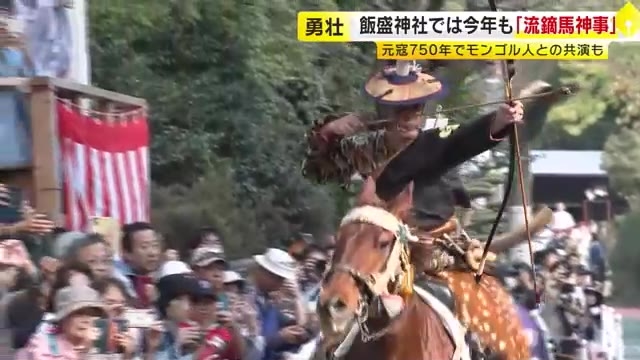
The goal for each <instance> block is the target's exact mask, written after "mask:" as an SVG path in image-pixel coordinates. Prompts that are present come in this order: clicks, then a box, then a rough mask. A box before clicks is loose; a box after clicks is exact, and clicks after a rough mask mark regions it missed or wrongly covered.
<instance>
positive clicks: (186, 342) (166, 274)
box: [153, 261, 201, 360]
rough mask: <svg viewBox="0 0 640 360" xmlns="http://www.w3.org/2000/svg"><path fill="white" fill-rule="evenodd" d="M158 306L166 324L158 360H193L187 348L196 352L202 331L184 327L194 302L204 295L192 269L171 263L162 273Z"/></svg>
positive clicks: (165, 265) (181, 264)
mask: <svg viewBox="0 0 640 360" xmlns="http://www.w3.org/2000/svg"><path fill="white" fill-rule="evenodd" d="M156 288H157V292H158V294H157V295H158V296H157V300H156V304H157V308H158V312H159V313H160V317H161V318H162V319H163V320H164V326H165V332H164V335H163V337H162V341H161V342H160V344H159V348H158V350H157V351H156V353H155V356H154V357H153V358H154V359H158V360H164V359H170V360H175V359H191V358H192V355H191V353H189V352H187V351H186V348H196V347H197V345H198V342H199V340H200V335H201V334H200V331H199V330H198V329H197V327H195V326H190V327H181V326H180V324H181V323H185V322H188V321H189V314H190V312H191V306H192V301H191V300H192V298H194V297H195V296H197V295H198V294H199V293H200V286H199V284H198V279H197V278H196V276H195V274H194V273H193V272H192V271H191V269H190V268H189V266H188V265H187V264H185V263H183V262H181V261H167V262H165V263H164V264H162V266H161V267H160V269H159V270H158V273H157V277H156Z"/></svg>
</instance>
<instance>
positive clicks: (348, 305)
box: [318, 179, 529, 360]
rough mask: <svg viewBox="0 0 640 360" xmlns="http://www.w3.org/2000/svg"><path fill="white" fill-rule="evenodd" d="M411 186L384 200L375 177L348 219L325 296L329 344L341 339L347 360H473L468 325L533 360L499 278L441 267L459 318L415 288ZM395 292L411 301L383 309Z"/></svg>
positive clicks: (500, 349) (519, 358)
mask: <svg viewBox="0 0 640 360" xmlns="http://www.w3.org/2000/svg"><path fill="white" fill-rule="evenodd" d="M412 189H413V186H412V185H409V186H407V188H406V189H405V190H404V191H403V192H402V193H400V194H399V195H398V196H397V197H396V198H395V199H393V200H391V201H389V202H386V203H385V202H383V201H381V200H380V199H379V198H378V197H377V196H376V191H375V182H374V181H373V180H372V179H368V180H367V181H366V182H365V185H364V187H363V190H362V192H361V194H360V196H359V198H358V202H357V206H356V207H355V208H354V209H352V210H351V212H350V213H349V214H347V216H346V217H345V218H344V219H343V221H342V223H341V226H340V228H339V229H338V233H337V235H336V248H335V253H334V257H333V260H332V266H331V269H330V270H329V272H328V273H327V275H326V277H325V279H324V282H323V284H322V288H321V291H320V298H319V301H318V316H319V318H320V321H321V324H322V331H323V335H324V345H325V347H326V348H327V349H331V350H332V351H333V350H335V348H336V346H337V345H340V346H338V352H339V354H336V355H340V356H341V357H343V358H344V359H345V360H348V359H354V360H355V359H367V360H377V359H380V360H388V359H389V360H390V359H394V360H400V359H412V360H413V359H416V360H420V359H423V360H427V359H429V360H446V359H455V360H458V359H469V350H468V347H466V344H465V343H464V335H465V332H466V330H467V329H469V330H471V331H472V332H473V333H474V334H476V335H477V337H479V339H480V342H481V343H482V344H483V346H484V347H485V348H488V349H489V350H490V352H491V353H492V354H494V356H495V355H497V356H495V357H493V358H495V359H504V360H523V359H528V357H529V347H528V342H527V340H526V336H525V333H524V331H523V329H522V326H521V324H520V321H519V319H518V315H517V313H516V312H515V308H514V306H513V303H512V300H511V297H510V295H509V294H508V293H507V292H506V291H505V290H504V289H503V288H502V286H501V285H500V284H499V282H498V281H497V280H496V279H495V278H493V277H490V276H485V277H483V278H482V281H481V282H480V283H479V284H477V283H476V282H475V279H474V276H473V273H471V272H444V273H441V277H442V279H443V280H446V281H447V283H448V284H449V287H450V288H451V290H452V291H453V292H454V296H455V298H456V310H455V318H457V320H456V319H455V318H454V319H453V321H452V320H451V319H448V320H447V316H445V315H446V314H445V313H446V312H447V309H446V307H445V309H442V303H439V302H434V301H425V297H424V296H419V295H418V294H417V293H416V292H411V291H410V290H408V286H407V285H408V282H409V283H412V282H413V278H412V274H411V270H410V269H411V268H412V267H411V265H410V264H408V261H407V260H406V259H407V258H408V257H407V254H408V253H409V252H410V249H411V248H412V247H413V246H412V241H413V237H412V235H411V234H410V233H409V232H408V227H407V226H406V225H405V222H406V219H407V218H408V216H409V215H410V210H411V204H412V203H413V199H412ZM389 294H391V296H389ZM394 294H395V295H401V296H402V298H403V300H404V306H403V308H402V310H401V311H400V312H399V313H398V314H392V315H391V316H387V314H388V312H386V311H381V310H380V309H381V308H385V306H383V303H384V301H382V300H381V299H384V298H391V299H394V298H397V296H395V297H394V296H393V295H394ZM423 295H424V294H423ZM427 295H428V294H427ZM443 314H444V315H443ZM451 316H454V314H451ZM453 322H455V323H457V326H456V324H453ZM461 324H462V325H461ZM354 334H359V335H354ZM345 344H346V345H345ZM334 354H335V353H334Z"/></svg>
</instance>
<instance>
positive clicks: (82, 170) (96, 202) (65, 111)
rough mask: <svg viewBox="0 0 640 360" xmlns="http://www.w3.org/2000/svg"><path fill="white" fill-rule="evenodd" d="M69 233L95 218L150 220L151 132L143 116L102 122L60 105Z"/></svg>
mask: <svg viewBox="0 0 640 360" xmlns="http://www.w3.org/2000/svg"><path fill="white" fill-rule="evenodd" d="M57 112H58V131H59V136H60V153H61V158H62V174H63V192H64V212H65V216H66V219H65V222H66V226H65V227H66V228H67V229H69V230H80V231H83V230H86V229H87V227H88V225H89V220H90V218H91V217H92V216H107V217H112V218H115V219H117V220H119V221H120V223H121V224H125V223H130V222H134V221H148V220H149V187H150V185H149V179H150V173H149V128H148V124H147V118H146V113H145V112H142V111H140V112H135V113H131V114H127V115H126V116H120V115H114V117H115V120H114V121H108V122H107V121H102V120H98V119H96V118H93V117H91V116H87V115H84V114H83V112H81V110H80V109H79V108H77V107H75V106H74V105H72V104H70V103H67V102H63V101H59V102H58V105H57Z"/></svg>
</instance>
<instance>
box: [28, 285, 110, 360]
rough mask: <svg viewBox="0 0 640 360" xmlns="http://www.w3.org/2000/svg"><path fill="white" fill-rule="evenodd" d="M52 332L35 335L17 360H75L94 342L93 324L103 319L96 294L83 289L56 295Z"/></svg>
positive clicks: (102, 312)
mask: <svg viewBox="0 0 640 360" xmlns="http://www.w3.org/2000/svg"><path fill="white" fill-rule="evenodd" d="M54 303H55V316H54V318H53V322H54V323H55V329H52V330H51V331H48V332H42V333H38V334H35V335H34V336H33V337H32V338H31V340H30V341H29V344H28V345H27V347H25V348H24V349H22V350H20V351H19V352H18V354H17V355H16V359H18V360H30V359H39V360H40V359H43V360H46V359H58V360H78V359H81V358H82V357H83V354H85V353H86V352H87V351H88V350H89V349H90V348H91V344H92V342H93V340H95V336H94V335H95V334H93V332H94V322H95V320H96V319H97V318H100V317H103V316H105V315H106V313H105V310H104V306H103V304H102V302H101V301H100V299H99V296H98V293H97V292H96V291H95V290H93V289H92V288H90V287H88V286H86V285H75V286H69V287H66V288H63V289H61V290H60V291H58V293H57V294H56V297H55V300H54Z"/></svg>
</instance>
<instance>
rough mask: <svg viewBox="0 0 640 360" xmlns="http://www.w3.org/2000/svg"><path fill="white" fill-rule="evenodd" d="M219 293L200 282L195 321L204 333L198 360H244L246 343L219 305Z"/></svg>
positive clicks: (195, 300)
mask: <svg viewBox="0 0 640 360" xmlns="http://www.w3.org/2000/svg"><path fill="white" fill-rule="evenodd" d="M218 300H219V299H218V293H215V292H214V289H213V287H212V286H211V284H209V283H208V282H207V281H205V280H200V281H199V290H198V293H197V294H196V295H195V296H194V297H193V312H192V316H193V317H192V320H193V321H194V322H197V323H198V325H199V326H200V330H201V340H200V347H199V348H198V350H197V351H196V354H195V356H194V358H195V359H196V360H207V359H220V360H241V359H243V356H242V354H243V347H244V344H243V340H242V335H241V334H240V331H239V330H238V327H237V325H236V324H235V322H234V321H233V317H232V316H231V313H230V312H229V311H228V309H225V308H224V306H225V305H224V304H223V303H221V302H220V301H218Z"/></svg>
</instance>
